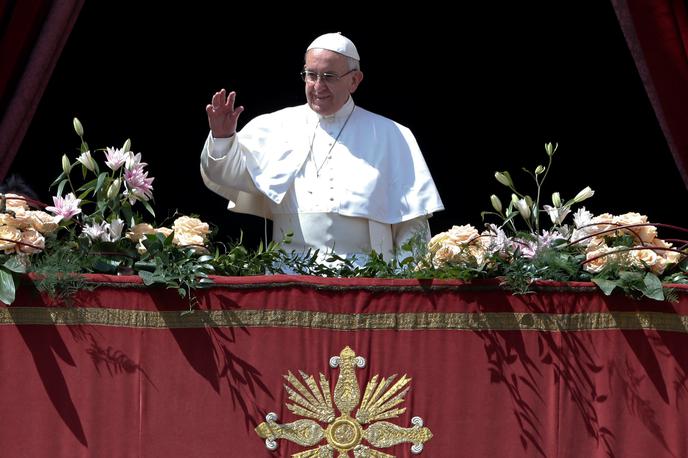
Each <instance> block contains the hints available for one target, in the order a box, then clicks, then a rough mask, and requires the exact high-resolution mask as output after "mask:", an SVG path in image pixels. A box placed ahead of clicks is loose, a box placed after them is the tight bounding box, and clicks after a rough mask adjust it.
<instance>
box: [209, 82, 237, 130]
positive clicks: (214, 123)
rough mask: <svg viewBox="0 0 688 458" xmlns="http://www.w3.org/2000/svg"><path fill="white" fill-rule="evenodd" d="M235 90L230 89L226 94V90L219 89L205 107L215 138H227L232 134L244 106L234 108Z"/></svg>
mask: <svg viewBox="0 0 688 458" xmlns="http://www.w3.org/2000/svg"><path fill="white" fill-rule="evenodd" d="M235 98H236V92H234V91H232V92H230V93H229V95H226V91H225V90H224V89H221V90H220V91H219V92H216V93H215V94H214V95H213V98H212V100H211V102H210V104H208V105H207V106H206V107H205V112H206V113H208V124H209V125H210V130H211V132H212V133H213V137H215V138H227V137H231V136H232V135H234V133H235V132H236V127H237V120H238V119H239V115H240V114H241V112H242V111H244V107H242V106H240V107H237V108H234V99H235Z"/></svg>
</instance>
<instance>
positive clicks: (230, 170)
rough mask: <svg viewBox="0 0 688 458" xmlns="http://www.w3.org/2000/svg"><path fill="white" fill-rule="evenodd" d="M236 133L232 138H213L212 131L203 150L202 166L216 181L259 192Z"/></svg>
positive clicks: (211, 178)
mask: <svg viewBox="0 0 688 458" xmlns="http://www.w3.org/2000/svg"><path fill="white" fill-rule="evenodd" d="M236 137H237V136H236V134H235V135H233V136H232V137H230V138H213V135H212V133H211V134H209V135H208V139H207V140H206V142H205V145H204V146H203V151H202V152H201V168H202V170H203V172H204V173H205V175H206V176H207V177H208V178H209V179H210V180H211V181H213V182H214V183H217V184H219V185H221V186H226V187H230V188H233V189H236V190H239V191H244V192H248V193H251V194H256V193H259V191H258V189H257V188H256V185H255V184H254V183H253V179H252V178H251V175H250V174H249V173H248V170H247V169H246V155H245V154H246V153H245V152H244V151H242V148H241V146H240V144H239V142H238V141H236Z"/></svg>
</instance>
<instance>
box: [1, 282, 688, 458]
mask: <svg viewBox="0 0 688 458" xmlns="http://www.w3.org/2000/svg"><path fill="white" fill-rule="evenodd" d="M89 278H90V279H92V280H94V282H93V283H90V284H87V285H86V286H93V287H96V288H95V289H94V290H92V291H85V290H84V291H83V292H81V293H79V295H78V296H76V297H75V298H73V300H71V301H70V302H69V303H66V304H65V303H54V302H52V301H50V300H48V299H47V298H45V297H42V296H40V295H37V294H36V293H35V291H31V290H28V289H26V288H24V289H22V290H21V291H20V294H19V295H18V298H17V301H16V302H15V304H13V305H12V306H10V307H5V306H3V305H0V349H1V351H0V412H2V427H1V428H0V444H2V452H1V454H2V456H3V457H8V458H14V457H27V456H54V457H69V458H75V457H101V456H103V457H110V456H112V457H119V456H121V457H134V456H136V457H170V458H176V457H180V458H181V457H191V456H193V457H215V456H226V457H236V458H239V457H241V458H244V457H252V458H258V457H265V458H270V457H272V458H276V457H285V458H286V457H290V456H293V454H296V453H303V452H305V451H306V450H312V449H314V448H317V447H318V446H324V445H326V444H327V441H326V440H324V439H323V440H320V441H318V444H316V445H315V446H300V445H297V444H296V443H294V442H293V441H289V440H286V439H279V440H278V441H277V442H278V444H279V446H278V448H277V450H276V451H274V452H270V451H268V450H267V449H266V447H265V444H264V442H263V440H262V439H261V438H260V437H258V435H257V434H256V432H255V431H254V428H255V427H256V426H257V425H258V424H260V423H261V422H263V421H264V417H265V415H266V414H267V413H268V412H275V413H276V414H277V415H278V417H279V419H278V421H277V422H278V423H280V424H286V423H291V422H296V421H299V420H303V419H304V418H305V416H304V415H302V414H300V413H299V412H294V411H291V410H290V409H288V408H287V404H294V401H293V398H294V397H296V396H293V395H292V396H290V393H289V392H288V391H287V389H286V388H285V385H288V386H293V385H292V384H291V382H289V381H288V380H285V378H284V377H283V376H284V375H287V374H289V373H291V374H293V375H294V376H295V377H296V378H297V379H298V380H299V382H300V383H301V384H302V385H303V387H305V386H307V385H308V382H307V381H306V380H305V379H304V376H303V375H302V373H301V372H299V371H303V374H305V377H306V378H307V377H308V376H310V375H312V376H314V377H315V382H316V383H318V385H319V386H320V376H319V374H323V376H324V378H325V379H326V382H325V384H326V385H328V386H329V390H328V391H329V393H326V394H324V396H323V397H327V398H328V399H329V398H330V397H334V398H335V400H336V394H335V393H336V389H335V386H336V384H337V383H338V381H339V379H340V378H341V376H342V373H343V371H342V370H341V369H340V368H336V367H332V366H331V365H330V364H329V361H330V357H332V356H337V355H339V354H340V352H341V351H342V349H343V348H345V347H346V346H349V347H350V348H351V349H352V350H353V351H354V352H355V353H356V354H357V355H359V356H362V357H364V358H365V364H364V365H363V367H360V368H358V367H357V368H355V369H354V376H355V380H356V383H357V385H358V387H359V390H360V398H363V394H364V390H365V387H366V386H367V384H368V383H369V382H370V381H371V380H373V379H374V378H375V375H379V378H378V381H380V378H382V377H384V378H389V377H390V376H392V375H393V374H398V377H397V380H398V379H399V378H400V377H401V376H402V375H404V374H406V376H407V377H409V378H411V381H410V382H409V384H408V385H407V387H410V391H408V392H407V393H405V394H404V395H403V401H402V402H400V403H399V404H397V405H395V407H397V408H400V409H405V410H403V411H400V412H399V413H398V415H392V416H391V417H390V418H388V419H382V420H381V421H373V422H370V423H367V424H364V425H363V427H364V429H365V430H367V429H369V428H371V427H372V425H374V424H379V423H382V422H385V421H386V422H388V423H391V424H393V425H397V426H399V427H403V428H409V427H411V425H412V418H413V417H415V416H419V417H422V418H423V420H424V423H425V426H426V427H427V428H429V429H430V431H431V432H432V434H433V437H432V438H431V439H430V440H428V441H427V442H426V443H425V449H424V451H423V452H422V454H421V455H412V453H411V451H410V445H411V444H409V443H402V444H399V445H393V446H389V447H387V446H384V447H373V448H374V449H375V450H377V451H378V452H380V453H386V454H388V455H391V456H394V457H397V458H410V457H411V456H420V457H423V456H425V457H432V458H455V457H471V458H492V457H524V458H531V457H546V458H556V457H561V458H574V457H576V458H578V457H586V458H609V457H618V458H621V457H623V458H647V457H653V458H664V457H666V458H669V457H672V458H676V457H686V456H688V439H686V431H688V415H686V410H687V409H688V286H686V285H683V286H678V285H677V286H676V290H675V292H676V296H677V299H678V300H677V302H674V303H670V302H657V301H651V300H633V299H629V298H627V297H625V296H622V295H614V296H612V297H606V296H604V295H602V294H601V293H599V291H598V290H596V289H595V287H594V286H593V285H592V284H589V283H585V284H581V283H572V284H560V283H553V282H542V283H540V284H539V286H537V287H536V290H537V293H536V294H529V295H523V296H514V295H511V294H510V293H509V292H508V291H504V290H502V289H500V287H499V284H498V282H496V281H482V282H473V283H462V282H459V281H454V280H425V281H416V280H374V279H329V278H317V277H299V276H279V275H278V276H270V277H267V276H266V277H241V278H215V281H216V282H215V285H214V287H212V288H210V289H207V290H203V291H199V292H198V295H197V299H198V303H197V304H196V306H195V310H194V311H193V313H183V312H184V311H186V310H188V308H189V303H188V301H185V300H182V299H180V297H179V295H178V294H177V292H176V291H174V290H166V289H162V288H146V287H143V285H142V284H141V281H140V279H138V278H137V277H107V276H91V277H89ZM380 383H381V382H380ZM382 392H384V390H382ZM400 392H401V390H400V391H398V392H397V393H400ZM297 395H298V393H297ZM290 397H291V398H292V399H290ZM304 397H305V396H304ZM353 397H354V398H356V397H357V396H353ZM337 406H338V405H337ZM353 413H354V414H355V413H356V410H354V412H353ZM336 415H339V412H336ZM334 423H335V422H332V424H334ZM319 424H320V426H321V427H322V428H323V429H324V428H325V427H326V426H327V422H326V421H322V422H319ZM388 431H390V430H389V429H388ZM390 435H391V436H393V434H391V433H390ZM362 442H363V444H364V445H366V444H369V443H368V442H367V439H364V440H363V441H362ZM388 455H372V456H388ZM300 456H316V455H300ZM317 456H334V457H336V456H338V455H337V454H336V453H335V454H334V455H317ZM349 456H350V457H352V458H353V453H352V452H351V451H349ZM364 456H368V455H364Z"/></svg>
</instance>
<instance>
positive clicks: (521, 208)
mask: <svg viewBox="0 0 688 458" xmlns="http://www.w3.org/2000/svg"><path fill="white" fill-rule="evenodd" d="M516 209H517V210H518V212H519V213H520V214H521V216H522V217H523V219H525V220H528V219H530V206H529V205H528V203H527V202H526V200H525V199H519V200H518V201H516Z"/></svg>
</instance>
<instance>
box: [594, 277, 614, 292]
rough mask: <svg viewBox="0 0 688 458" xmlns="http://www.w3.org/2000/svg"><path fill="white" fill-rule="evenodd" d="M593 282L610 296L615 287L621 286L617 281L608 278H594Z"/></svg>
mask: <svg viewBox="0 0 688 458" xmlns="http://www.w3.org/2000/svg"><path fill="white" fill-rule="evenodd" d="M592 282H593V283H595V284H596V285H597V286H598V287H599V288H600V289H601V290H602V292H603V293H604V295H605V296H609V295H610V294H611V293H612V291H614V288H616V287H617V286H619V285H618V284H617V283H616V282H615V281H613V280H607V279H606V278H593V279H592Z"/></svg>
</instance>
